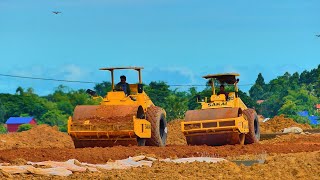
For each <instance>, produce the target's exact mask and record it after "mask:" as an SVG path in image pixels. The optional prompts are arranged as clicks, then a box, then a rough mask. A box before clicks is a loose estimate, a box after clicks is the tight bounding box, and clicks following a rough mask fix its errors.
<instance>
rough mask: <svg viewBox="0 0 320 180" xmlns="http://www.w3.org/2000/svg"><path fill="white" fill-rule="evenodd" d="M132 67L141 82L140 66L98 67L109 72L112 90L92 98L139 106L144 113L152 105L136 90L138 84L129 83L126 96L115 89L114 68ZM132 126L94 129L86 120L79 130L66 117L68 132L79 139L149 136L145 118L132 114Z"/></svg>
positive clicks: (105, 103) (123, 138)
mask: <svg viewBox="0 0 320 180" xmlns="http://www.w3.org/2000/svg"><path fill="white" fill-rule="evenodd" d="M121 69H133V70H136V71H137V72H138V75H139V84H142V78H141V70H142V69H143V68H142V67H112V68H100V70H107V71H110V73H111V81H112V91H110V92H108V93H107V95H106V96H105V97H100V96H99V97H98V96H95V97H94V98H101V99H102V101H101V103H100V105H106V106H108V105H135V106H137V107H138V106H141V107H142V109H143V111H144V113H146V109H147V108H148V107H150V106H151V105H154V104H153V103H152V101H151V99H150V98H149V97H148V95H147V94H146V93H145V92H144V91H142V92H138V84H130V89H131V94H130V95H128V96H126V95H125V93H124V92H123V91H116V90H115V85H114V70H121ZM132 120H133V128H132V129H121V127H119V126H118V125H110V128H108V130H101V129H99V130H96V129H97V125H94V124H92V123H90V120H86V121H85V122H84V123H83V124H80V125H79V124H77V126H81V128H79V129H81V130H79V129H77V128H73V126H75V124H74V122H73V120H72V117H69V119H68V134H69V135H71V136H72V137H73V138H76V139H79V140H119V139H121V140H132V139H135V138H136V137H137V136H138V137H140V138H151V124H150V122H149V121H147V120H146V119H139V118H137V117H136V116H133V119H132Z"/></svg>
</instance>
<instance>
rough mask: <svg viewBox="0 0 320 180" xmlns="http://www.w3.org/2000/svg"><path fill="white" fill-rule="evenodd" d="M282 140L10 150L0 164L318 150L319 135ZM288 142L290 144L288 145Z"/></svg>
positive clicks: (103, 160) (1, 158)
mask: <svg viewBox="0 0 320 180" xmlns="http://www.w3.org/2000/svg"><path fill="white" fill-rule="evenodd" d="M291 140H292V139H291V138H288V141H286V140H282V141H281V142H279V143H274V142H273V141H272V142H271V143H268V141H263V144H251V145H243V146H242V145H227V146H218V147H209V146H185V145H184V146H183V145H181V146H177V145H172V146H167V147H137V146H132V147H123V146H116V147H110V148H83V149H67V148H52V149H48V148H43V149H11V150H1V151H0V162H11V161H13V160H15V159H17V158H22V159H25V160H30V161H45V160H56V161H66V160H68V159H73V158H74V159H78V160H79V161H81V162H89V163H105V162H106V161H108V160H110V159H113V160H115V159H124V158H127V157H128V156H134V155H141V154H146V155H153V156H156V157H161V158H166V157H173V158H174V157H192V156H215V157H226V156H239V155H244V154H261V153H267V154H270V153H293V152H312V151H319V150H320V135H319V134H313V135H299V138H297V139H295V140H294V141H291ZM290 141H291V142H290Z"/></svg>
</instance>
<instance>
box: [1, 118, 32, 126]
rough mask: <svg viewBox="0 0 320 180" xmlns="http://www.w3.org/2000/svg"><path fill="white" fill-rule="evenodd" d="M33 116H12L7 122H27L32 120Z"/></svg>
mask: <svg viewBox="0 0 320 180" xmlns="http://www.w3.org/2000/svg"><path fill="white" fill-rule="evenodd" d="M32 119H33V117H10V118H9V119H8V120H7V122H6V124H27V123H30V121H32Z"/></svg>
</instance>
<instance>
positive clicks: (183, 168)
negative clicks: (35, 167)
mask: <svg viewBox="0 0 320 180" xmlns="http://www.w3.org/2000/svg"><path fill="white" fill-rule="evenodd" d="M168 130H169V132H170V133H169V134H168V146H166V147H138V146H131V147H123V146H116V147H109V148H82V149H81V148H79V149H74V146H73V143H72V140H71V138H70V137H69V136H68V135H67V134H66V133H61V132H59V131H58V130H57V129H56V128H54V127H49V126H46V125H40V126H37V127H35V128H34V129H32V130H29V131H26V132H21V133H13V134H7V135H1V136H0V163H2V162H7V163H11V164H18V165H22V164H25V163H26V162H27V161H33V162H39V161H46V160H54V161H66V160H69V159H77V160H79V161H80V162H87V163H94V164H97V163H106V162H108V161H110V160H117V159H125V158H128V157H129V156H135V155H147V156H151V157H157V158H168V157H169V158H182V157H222V158H226V159H229V160H239V159H242V160H243V159H245V160H247V159H257V158H259V159H265V160H266V162H265V163H264V164H257V165H253V166H250V167H246V166H238V165H236V164H235V163H232V162H227V163H218V164H212V163H211V164H210V163H187V164H173V163H164V162H156V163H155V164H154V166H152V167H151V168H147V167H142V168H133V169H131V170H112V171H101V172H86V173H75V174H73V175H71V176H70V177H68V179H88V178H90V179H136V178H139V179H158V178H160V177H161V178H165V179H177V178H178V179H190V178H192V179H196V178H197V179H261V177H263V178H264V179H317V178H318V177H320V170H319V169H320V168H319V167H320V152H319V151H320V134H288V135H282V136H278V137H276V138H274V139H270V140H265V141H261V142H260V143H258V144H251V145H226V146H215V147H210V146H187V145H186V144H185V139H184V136H183V134H182V133H181V131H180V120H175V121H172V122H170V123H168ZM6 177H7V176H6V175H5V174H1V172H0V179H4V178H6ZM9 179H64V178H61V177H55V176H51V177H45V176H36V175H13V176H9Z"/></svg>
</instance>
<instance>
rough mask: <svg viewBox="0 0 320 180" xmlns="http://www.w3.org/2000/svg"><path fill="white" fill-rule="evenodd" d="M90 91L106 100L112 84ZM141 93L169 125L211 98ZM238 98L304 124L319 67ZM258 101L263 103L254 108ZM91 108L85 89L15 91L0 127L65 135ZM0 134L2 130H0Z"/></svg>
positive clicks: (319, 91) (193, 91)
mask: <svg viewBox="0 0 320 180" xmlns="http://www.w3.org/2000/svg"><path fill="white" fill-rule="evenodd" d="M93 89H94V90H95V91H96V93H97V94H98V95H100V96H105V95H106V93H107V92H108V91H110V90H111V83H110V82H102V83H98V84H96V85H95V86H94V88H93ZM144 90H145V92H146V93H147V94H148V96H149V97H150V98H151V100H152V101H153V103H154V104H155V105H157V106H160V107H162V108H164V109H165V110H166V112H167V120H168V121H170V120H173V119H183V118H184V114H185V112H186V111H187V110H192V109H199V108H200V104H199V103H197V97H198V96H199V95H200V96H201V97H210V95H211V94H212V91H211V87H210V86H206V88H204V89H203V90H201V91H198V90H197V88H195V87H191V88H189V89H188V90H186V91H179V90H178V89H172V88H170V86H169V85H168V84H167V83H165V82H163V81H152V82H150V83H149V84H147V85H144ZM239 96H240V98H241V99H242V100H243V101H244V103H245V104H246V105H247V106H248V107H251V108H255V109H256V111H257V112H258V113H259V114H262V115H264V116H265V117H273V116H275V115H278V114H285V115H287V116H289V117H293V118H294V119H295V120H296V121H298V122H307V119H305V118H301V117H299V116H297V112H298V111H303V110H308V111H309V112H310V113H312V114H315V115H317V112H316V110H315V108H314V106H315V104H317V103H320V102H319V97H320V65H319V66H318V67H317V68H315V69H312V70H311V71H303V72H302V73H301V74H299V73H294V74H292V75H291V74H289V73H285V74H284V75H282V76H279V77H277V78H275V79H273V80H271V81H270V82H269V83H265V82H264V78H263V76H262V74H261V73H260V74H259V75H258V77H257V80H256V82H255V84H254V85H253V86H252V87H251V88H250V90H249V94H247V93H245V92H243V91H241V90H239ZM258 100H263V102H262V103H260V104H257V101H258ZM260 102H261V101H260ZM94 104H99V100H98V99H96V100H93V99H92V98H91V97H90V95H88V94H87V93H86V90H85V89H79V90H72V89H69V88H68V87H67V86H63V85H60V86H58V87H57V88H56V89H55V90H54V92H53V93H52V94H49V95H47V96H39V95H37V94H36V93H34V90H33V89H32V88H27V89H24V88H22V87H18V88H17V89H16V92H15V94H7V93H6V94H4V93H2V94H0V124H2V123H5V121H6V120H7V119H8V118H9V117H19V116H32V117H34V118H35V119H36V120H37V122H38V123H40V124H49V125H51V126H54V125H56V126H58V127H59V128H60V130H61V131H66V130H67V119H68V117H69V116H72V115H73V110H74V108H75V106H76V105H94ZM1 131H3V127H1V126H0V132H1Z"/></svg>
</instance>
